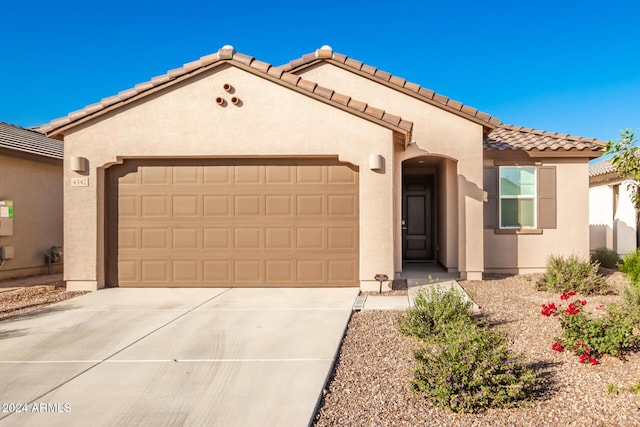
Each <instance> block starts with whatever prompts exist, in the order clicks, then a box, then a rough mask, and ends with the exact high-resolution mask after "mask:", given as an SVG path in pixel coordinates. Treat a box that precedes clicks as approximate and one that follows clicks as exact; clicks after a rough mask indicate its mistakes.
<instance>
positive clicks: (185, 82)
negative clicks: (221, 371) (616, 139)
mask: <svg viewBox="0 0 640 427" xmlns="http://www.w3.org/2000/svg"><path fill="white" fill-rule="evenodd" d="M40 130H41V131H43V132H45V133H46V134H47V135H49V136H51V137H55V138H59V139H61V140H64V146H65V159H66V162H65V207H66V209H65V259H66V266H65V279H66V280H67V286H68V288H69V289H98V288H101V287H103V286H105V285H107V286H117V285H119V286H358V285H359V286H361V287H362V289H377V287H378V282H376V280H375V276H376V275H378V274H385V275H387V276H388V277H389V278H393V277H399V276H401V275H402V274H403V272H405V271H406V270H408V269H409V268H411V267H413V266H415V265H416V263H423V262H428V261H431V262H436V261H437V262H438V263H440V264H441V265H442V266H443V267H444V268H446V269H447V270H448V271H450V272H453V273H457V272H459V274H460V276H461V277H463V278H467V279H480V278H481V277H482V273H483V272H499V273H501V272H508V273H527V272H534V271H540V270H541V269H543V268H544V266H545V259H546V257H547V255H548V254H549V253H551V252H553V253H557V254H564V255H569V254H572V253H577V254H581V255H584V256H587V255H588V253H589V250H588V248H589V237H588V229H589V228H588V227H589V225H588V224H589V222H588V167H589V165H588V161H589V160H590V159H593V158H596V157H598V156H600V155H601V153H602V149H603V143H601V142H600V141H597V140H595V139H584V138H579V137H572V136H568V135H559V134H556V133H548V132H543V131H537V130H533V129H526V128H520V127H514V126H508V125H502V124H500V121H499V120H498V119H496V118H494V117H491V116H490V115H488V114H485V113H481V112H479V111H478V110H476V109H474V108H471V107H469V106H466V105H463V104H461V103H459V102H457V101H453V100H451V99H448V98H446V97H444V96H442V95H439V94H436V93H434V92H432V91H430V90H428V89H425V88H422V87H420V86H419V85H417V84H415V83H411V82H408V81H406V80H404V79H402V78H399V77H396V76H393V75H391V74H389V73H387V72H384V71H380V70H377V69H376V68H374V67H372V66H369V65H366V64H363V63H361V62H359V61H356V60H353V59H351V58H347V57H346V56H344V55H341V54H338V53H335V52H333V51H332V49H331V48H330V47H328V46H323V47H322V48H321V49H318V50H317V51H316V52H313V53H311V54H309V55H305V56H303V57H302V58H301V59H298V60H295V61H293V62H291V63H290V64H287V65H285V66H282V67H273V66H271V65H269V64H267V63H265V62H262V61H259V60H257V59H254V58H252V57H250V56H247V55H244V54H241V53H237V52H235V50H234V49H233V48H232V47H230V46H225V47H223V48H222V49H220V50H219V51H218V52H217V53H214V54H212V55H209V56H206V57H203V58H201V59H200V60H198V61H195V62H192V63H189V64H186V65H184V66H183V67H182V68H178V69H175V70H172V71H169V72H168V74H166V75H163V76H159V77H156V78H153V79H151V80H150V81H148V82H146V83H141V84H139V85H137V86H135V87H134V88H131V89H128V90H125V91H123V92H120V93H119V94H118V95H115V96H113V97H110V98H106V99H104V100H102V101H101V102H99V103H97V104H93V105H90V106H88V107H86V108H84V109H82V110H80V111H76V112H74V113H71V114H69V115H68V116H67V117H64V118H61V119H58V120H54V121H52V122H51V123H49V124H46V125H44V126H42V127H41V128H40Z"/></svg>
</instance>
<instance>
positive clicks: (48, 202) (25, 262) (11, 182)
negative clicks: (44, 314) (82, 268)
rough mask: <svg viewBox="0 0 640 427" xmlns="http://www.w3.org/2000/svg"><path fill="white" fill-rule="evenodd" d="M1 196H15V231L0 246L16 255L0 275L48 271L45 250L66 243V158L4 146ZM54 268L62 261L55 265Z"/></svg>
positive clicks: (0, 164)
mask: <svg viewBox="0 0 640 427" xmlns="http://www.w3.org/2000/svg"><path fill="white" fill-rule="evenodd" d="M0 171H1V178H0V200H13V202H14V206H15V207H14V212H15V217H14V220H13V227H14V228H13V235H12V236H0V246H13V247H14V252H15V256H14V258H13V259H10V260H7V261H6V262H5V264H4V266H3V267H2V268H1V269H0V279H6V278H11V277H24V276H29V275H33V274H44V273H46V272H47V264H46V263H45V259H44V255H45V252H46V251H47V250H48V249H49V248H51V247H52V246H62V241H63V229H62V160H56V159H49V158H46V157H41V156H35V155H29V154H21V153H17V152H15V151H12V150H1V149H0ZM53 271H54V272H60V271H62V264H54V265H53Z"/></svg>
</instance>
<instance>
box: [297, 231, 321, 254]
mask: <svg viewBox="0 0 640 427" xmlns="http://www.w3.org/2000/svg"><path fill="white" fill-rule="evenodd" d="M296 249H324V228H322V227H298V229H297V230H296Z"/></svg>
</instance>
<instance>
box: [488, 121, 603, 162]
mask: <svg viewBox="0 0 640 427" xmlns="http://www.w3.org/2000/svg"><path fill="white" fill-rule="evenodd" d="M605 145H606V142H604V141H599V140H597V139H595V138H582V137H579V136H571V135H567V134H559V133H554V132H545V131H543V130H536V129H531V128H524V127H521V126H513V125H505V124H501V125H500V126H498V127H497V128H495V129H494V130H492V131H491V133H489V135H488V136H487V137H485V139H484V147H485V149H488V150H492V149H495V150H501V151H502V150H506V149H511V150H524V151H531V150H541V151H545V150H549V151H559V150H577V151H585V150H586V151H592V152H598V154H597V155H596V157H597V156H599V155H600V154H601V152H602V151H604V149H605Z"/></svg>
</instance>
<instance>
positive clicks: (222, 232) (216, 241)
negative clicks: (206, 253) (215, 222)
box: [203, 227, 231, 249]
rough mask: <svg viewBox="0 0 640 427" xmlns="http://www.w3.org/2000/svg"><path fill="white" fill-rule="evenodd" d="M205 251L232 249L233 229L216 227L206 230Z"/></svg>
mask: <svg viewBox="0 0 640 427" xmlns="http://www.w3.org/2000/svg"><path fill="white" fill-rule="evenodd" d="M203 248H204V249H231V229H230V228H226V227H224V228H223V227H215V228H205V229H204V245H203Z"/></svg>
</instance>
